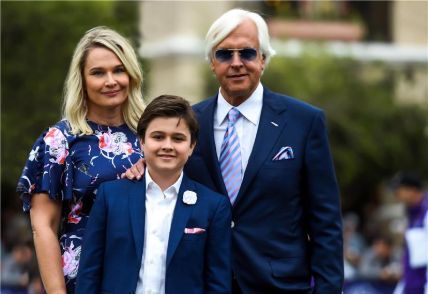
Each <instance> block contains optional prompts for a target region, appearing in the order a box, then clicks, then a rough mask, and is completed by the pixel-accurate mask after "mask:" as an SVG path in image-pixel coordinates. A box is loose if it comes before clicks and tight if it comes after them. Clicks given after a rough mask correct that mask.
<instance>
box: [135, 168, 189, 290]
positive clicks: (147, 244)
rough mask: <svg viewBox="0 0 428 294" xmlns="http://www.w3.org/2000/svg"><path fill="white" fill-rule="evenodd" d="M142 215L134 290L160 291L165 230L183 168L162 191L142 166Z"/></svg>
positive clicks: (168, 229) (175, 198)
mask: <svg viewBox="0 0 428 294" xmlns="http://www.w3.org/2000/svg"><path fill="white" fill-rule="evenodd" d="M145 177H146V216H145V228H144V248H143V257H142V259H141V268H140V272H139V277H138V283H137V288H136V290H135V293H137V294H143V293H144V294H145V293H151V294H164V293H165V273H166V253H167V249H168V240H169V231H170V229H171V221H172V216H173V213H174V208H175V204H176V203H177V196H178V192H179V190H180V186H181V182H182V180H183V171H182V172H181V175H180V177H179V178H178V180H177V181H176V182H175V183H174V184H173V185H172V186H170V187H169V188H167V189H166V190H165V191H162V190H161V189H160V187H159V185H158V184H156V183H155V182H154V181H153V179H152V178H151V177H150V172H149V170H148V169H146V172H145Z"/></svg>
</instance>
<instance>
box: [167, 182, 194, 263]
mask: <svg viewBox="0 0 428 294" xmlns="http://www.w3.org/2000/svg"><path fill="white" fill-rule="evenodd" d="M195 189H196V187H195V185H194V184H193V183H192V182H191V181H190V180H189V179H188V178H187V177H186V175H183V180H182V182H181V186H180V191H179V192H178V196H177V203H176V204H175V209H174V215H173V217H172V222H171V230H170V232H169V240H168V249H167V253H166V267H167V268H168V265H169V263H170V262H171V258H172V256H173V255H174V253H175V250H176V249H177V246H178V244H179V243H180V240H181V237H182V236H183V234H184V229H185V228H186V224H187V220H188V219H189V217H190V214H191V212H192V210H193V207H194V206H195V205H196V204H194V205H189V204H186V203H184V202H183V193H184V192H185V191H188V190H189V191H195ZM195 192H196V191H195Z"/></svg>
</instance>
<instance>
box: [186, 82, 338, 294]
mask: <svg viewBox="0 0 428 294" xmlns="http://www.w3.org/2000/svg"><path fill="white" fill-rule="evenodd" d="M216 105H217V96H215V97H211V98H210V99H207V100H205V101H203V102H201V103H199V104H196V105H195V106H194V107H193V108H194V110H195V112H196V115H197V118H198V121H199V124H200V134H199V139H198V144H197V146H196V149H195V151H194V153H193V155H192V157H191V158H190V160H189V161H188V162H187V164H186V166H185V171H186V173H187V175H188V176H189V177H191V178H192V179H194V180H195V181H198V182H200V183H202V184H204V185H207V186H209V187H210V188H212V189H213V190H215V191H217V192H219V193H220V194H224V195H227V192H226V188H225V186H224V183H223V180H222V176H221V171H220V167H219V163H218V159H217V155H216V150H215V144H214V134H213V129H214V128H213V117H214V112H215V109H216ZM244 133H245V131H244ZM282 147H291V150H292V153H293V156H294V158H290V159H283V160H272V159H273V158H274V157H275V155H276V154H277V153H278V152H279V151H280V150H281V148H282ZM287 150H288V151H290V148H287ZM232 221H233V224H234V225H233V229H232V260H233V263H232V266H233V272H234V276H235V278H236V279H237V282H238V284H239V285H240V287H241V289H242V290H243V292H244V293H245V294H246V293H277V292H280V293H284V292H288V291H289V292H290V293H295V292H296V291H299V290H300V291H302V292H298V293H311V291H313V290H314V291H313V292H315V293H326V294H333V293H341V288H342V284H343V253H342V252H343V249H342V223H341V212H340V199H339V192H338V186H337V181H336V177H335V172H334V168H333V163H332V156H331V153H330V148H329V143H328V138H327V130H326V127H325V122H324V114H323V112H322V111H321V110H319V109H317V108H315V107H313V106H310V105H308V104H306V103H303V102H301V101H298V100H296V99H293V98H290V97H287V96H284V95H281V94H277V93H273V92H271V91H269V90H268V89H266V88H264V94H263V107H262V112H261V117H260V122H259V126H258V130H257V135H256V139H255V143H254V147H253V150H252V153H251V155H250V159H249V162H248V166H247V168H246V170H245V174H244V178H243V182H242V185H241V188H240V191H239V194H238V196H237V199H236V202H235V203H234V205H233V208H232ZM312 278H313V279H314V282H315V286H314V289H313V290H311V279H312Z"/></svg>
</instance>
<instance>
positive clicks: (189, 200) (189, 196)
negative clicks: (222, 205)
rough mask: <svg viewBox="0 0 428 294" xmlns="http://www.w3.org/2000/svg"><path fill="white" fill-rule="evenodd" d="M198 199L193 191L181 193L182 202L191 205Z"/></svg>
mask: <svg viewBox="0 0 428 294" xmlns="http://www.w3.org/2000/svg"><path fill="white" fill-rule="evenodd" d="M196 200H198V196H197V195H196V193H195V192H193V191H185V192H184V194H183V202H184V203H186V204H188V205H193V204H195V203H196Z"/></svg>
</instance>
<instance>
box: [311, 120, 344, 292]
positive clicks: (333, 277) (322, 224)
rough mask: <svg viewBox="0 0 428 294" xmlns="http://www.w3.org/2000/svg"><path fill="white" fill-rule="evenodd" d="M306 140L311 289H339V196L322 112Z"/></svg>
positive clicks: (340, 274) (336, 290)
mask: <svg viewBox="0 0 428 294" xmlns="http://www.w3.org/2000/svg"><path fill="white" fill-rule="evenodd" d="M307 142H308V143H307V146H306V158H305V172H306V177H305V183H304V185H305V186H306V189H307V199H306V215H307V217H308V218H307V219H308V224H307V225H308V233H309V238H310V244H311V245H310V246H311V250H310V252H311V258H310V262H311V271H312V275H313V276H314V279H315V292H314V293H332V294H333V293H342V285H343V239H342V221H341V210H340V197H339V189H338V185H337V181H336V176H335V172H334V167H333V161H332V156H331V152H330V148H329V143H328V136H327V129H326V127H325V118H324V114H323V113H322V112H319V113H318V114H317V115H316V116H315V117H314V119H313V122H312V126H311V130H310V132H309V137H308V141H307Z"/></svg>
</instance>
